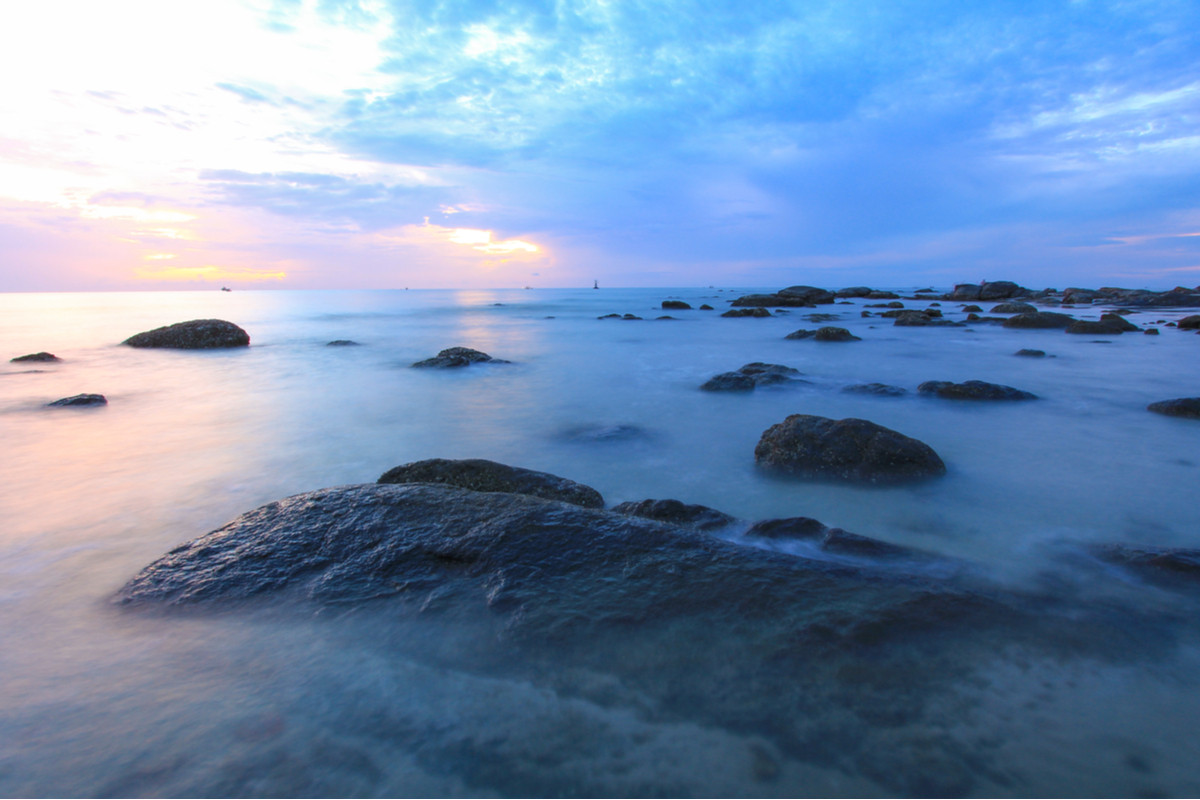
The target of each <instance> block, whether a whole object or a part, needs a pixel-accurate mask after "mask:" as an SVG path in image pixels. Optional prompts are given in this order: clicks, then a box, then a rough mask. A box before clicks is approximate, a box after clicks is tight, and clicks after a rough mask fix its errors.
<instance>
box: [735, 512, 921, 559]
mask: <svg viewBox="0 0 1200 800" xmlns="http://www.w3.org/2000/svg"><path fill="white" fill-rule="evenodd" d="M743 535H744V536H745V537H746V538H747V539H772V540H779V539H791V540H796V541H805V542H812V543H813V544H816V545H817V546H818V547H819V548H820V549H822V550H824V551H825V552H827V553H834V554H836V555H844V556H865V557H867V558H922V559H927V558H929V555H928V554H927V553H922V552H920V551H918V550H913V549H911V548H908V547H900V546H899V545H894V544H889V543H887V542H881V541H879V540H878V539H871V538H869V537H867V536H860V535H858V534H857V533H850V532H849V531H844V530H842V529H841V528H830V527H828V526H826V525H823V524H822V523H820V522H818V521H817V520H815V519H812V518H811V517H789V518H786V519H768V520H762V521H761V522H756V523H754V524H753V525H751V526H750V527H749V529H747V530H746V533H745V534H743Z"/></svg>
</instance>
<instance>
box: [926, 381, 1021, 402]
mask: <svg viewBox="0 0 1200 800" xmlns="http://www.w3.org/2000/svg"><path fill="white" fill-rule="evenodd" d="M917 392H919V393H920V394H926V395H935V396H937V397H941V398H945V399H946V400H1036V399H1037V395H1036V394H1033V393H1032V392H1025V391H1022V390H1020V389H1014V388H1013V387H1011V386H1004V385H1003V384H999V383H988V382H987V381H963V382H962V383H954V382H953V381H925V382H924V383H922V384H921V385H920V386H918V387H917Z"/></svg>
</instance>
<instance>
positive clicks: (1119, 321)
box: [1066, 314, 1141, 335]
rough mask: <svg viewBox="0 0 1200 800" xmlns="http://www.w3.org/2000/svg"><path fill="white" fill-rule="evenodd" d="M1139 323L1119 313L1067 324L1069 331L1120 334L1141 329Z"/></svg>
mask: <svg viewBox="0 0 1200 800" xmlns="http://www.w3.org/2000/svg"><path fill="white" fill-rule="evenodd" d="M1140 330H1141V328H1139V327H1138V326H1137V325H1134V324H1133V323H1132V322H1130V321H1129V320H1127V319H1125V318H1124V317H1122V316H1121V315H1119V314H1102V315H1101V316H1100V319H1099V321H1095V320H1087V319H1080V320H1076V321H1075V322H1072V323H1071V324H1070V325H1068V326H1067V328H1066V331H1067V333H1090V334H1102V335H1103V334H1120V333H1125V332H1126V331H1140Z"/></svg>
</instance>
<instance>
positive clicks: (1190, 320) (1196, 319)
mask: <svg viewBox="0 0 1200 800" xmlns="http://www.w3.org/2000/svg"><path fill="white" fill-rule="evenodd" d="M1175 326H1176V327H1177V328H1179V330H1181V331H1197V330H1200V314H1192V315H1190V316H1186V317H1184V318H1183V319H1181V320H1179V321H1178V322H1177V323H1175ZM13 360H14V361H15V360H16V359H13Z"/></svg>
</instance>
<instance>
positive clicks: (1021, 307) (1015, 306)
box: [989, 303, 1037, 314]
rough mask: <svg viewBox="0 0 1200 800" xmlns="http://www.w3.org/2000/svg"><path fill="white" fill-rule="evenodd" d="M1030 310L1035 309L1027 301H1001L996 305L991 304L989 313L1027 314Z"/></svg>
mask: <svg viewBox="0 0 1200 800" xmlns="http://www.w3.org/2000/svg"><path fill="white" fill-rule="evenodd" d="M1030 311H1037V309H1036V308H1035V307H1033V306H1031V305H1029V303H1001V304H1000V305H997V306H992V310H991V311H990V312H989V313H991V314H1027V313H1029V312H1030Z"/></svg>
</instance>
